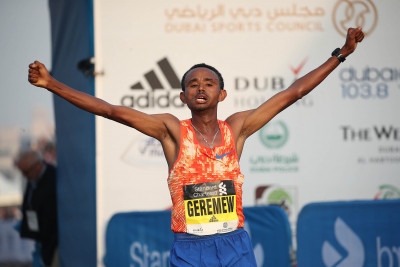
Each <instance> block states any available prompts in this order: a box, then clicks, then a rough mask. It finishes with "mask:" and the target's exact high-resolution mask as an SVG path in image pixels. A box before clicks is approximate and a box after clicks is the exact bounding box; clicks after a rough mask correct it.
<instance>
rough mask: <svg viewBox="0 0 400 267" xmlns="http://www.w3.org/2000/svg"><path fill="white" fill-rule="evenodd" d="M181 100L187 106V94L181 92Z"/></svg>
mask: <svg viewBox="0 0 400 267" xmlns="http://www.w3.org/2000/svg"><path fill="white" fill-rule="evenodd" d="M179 98H180V99H181V101H182V103H183V104H186V97H185V92H181V93H180V95H179Z"/></svg>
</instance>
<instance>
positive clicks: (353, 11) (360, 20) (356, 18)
mask: <svg viewBox="0 0 400 267" xmlns="http://www.w3.org/2000/svg"><path fill="white" fill-rule="evenodd" d="M332 20H333V25H334V26H335V29H336V30H337V31H338V33H339V34H341V35H342V36H344V37H346V35H347V29H348V28H350V27H354V26H361V27H363V32H364V34H365V36H367V35H369V34H371V33H372V31H373V30H374V29H375V27H376V24H377V21H378V12H377V10H376V7H375V5H374V3H372V1H371V0H338V1H337V3H336V5H335V6H334V8H333V13H332Z"/></svg>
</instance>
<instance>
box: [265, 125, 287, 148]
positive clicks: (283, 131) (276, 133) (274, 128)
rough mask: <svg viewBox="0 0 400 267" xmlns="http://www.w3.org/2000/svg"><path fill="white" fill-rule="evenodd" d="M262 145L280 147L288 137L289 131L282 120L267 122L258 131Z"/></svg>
mask: <svg viewBox="0 0 400 267" xmlns="http://www.w3.org/2000/svg"><path fill="white" fill-rule="evenodd" d="M259 137H260V140H261V142H262V143H263V145H265V146H266V147H268V148H281V147H282V146H284V145H285V144H286V142H287V140H288V138H289V131H288V128H287V127H286V125H285V123H283V122H282V121H274V122H269V123H268V124H267V125H265V126H264V127H263V128H261V130H260V132H259Z"/></svg>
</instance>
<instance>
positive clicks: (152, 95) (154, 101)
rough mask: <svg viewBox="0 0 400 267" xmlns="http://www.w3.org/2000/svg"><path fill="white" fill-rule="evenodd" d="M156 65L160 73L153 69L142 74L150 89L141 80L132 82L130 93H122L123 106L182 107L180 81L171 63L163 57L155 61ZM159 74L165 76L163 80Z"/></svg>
mask: <svg viewBox="0 0 400 267" xmlns="http://www.w3.org/2000/svg"><path fill="white" fill-rule="evenodd" d="M157 65H158V69H157V72H158V71H161V73H159V74H157V72H156V70H155V69H154V70H150V71H148V72H146V73H145V74H144V75H143V76H144V79H145V80H146V83H147V84H148V85H149V89H150V90H146V88H145V86H143V83H142V82H141V81H138V82H136V83H134V84H133V85H132V86H131V87H130V89H131V90H132V91H133V92H132V94H128V95H124V96H123V97H122V98H121V104H122V105H123V106H127V107H131V108H142V109H145V108H155V107H159V108H169V107H176V108H182V107H183V106H184V104H183V103H182V101H181V100H180V98H179V94H180V90H181V82H180V79H179V78H178V75H177V74H176V72H175V70H174V69H173V67H172V65H171V63H170V62H169V61H168V59H167V58H163V59H161V60H160V61H158V62H157ZM160 74H162V75H163V77H164V78H165V81H164V82H162V81H161V79H160ZM166 84H168V85H166ZM170 89H172V90H173V91H172V90H170ZM175 90H176V91H175ZM178 90H179V91H178Z"/></svg>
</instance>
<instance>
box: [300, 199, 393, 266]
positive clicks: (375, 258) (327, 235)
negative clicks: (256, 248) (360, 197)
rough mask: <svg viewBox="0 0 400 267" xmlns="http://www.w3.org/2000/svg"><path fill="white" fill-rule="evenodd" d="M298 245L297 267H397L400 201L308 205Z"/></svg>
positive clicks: (302, 218)
mask: <svg viewBox="0 0 400 267" xmlns="http://www.w3.org/2000/svg"><path fill="white" fill-rule="evenodd" d="M297 244H298V246H297V247H298V250H297V262H298V267H310V266H326V267H333V266H335V267H397V266H400V200H374V201H351V202H330V203H314V204H309V205H307V206H305V207H304V208H303V209H302V211H301V212H300V214H299V218H298V221H297Z"/></svg>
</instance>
